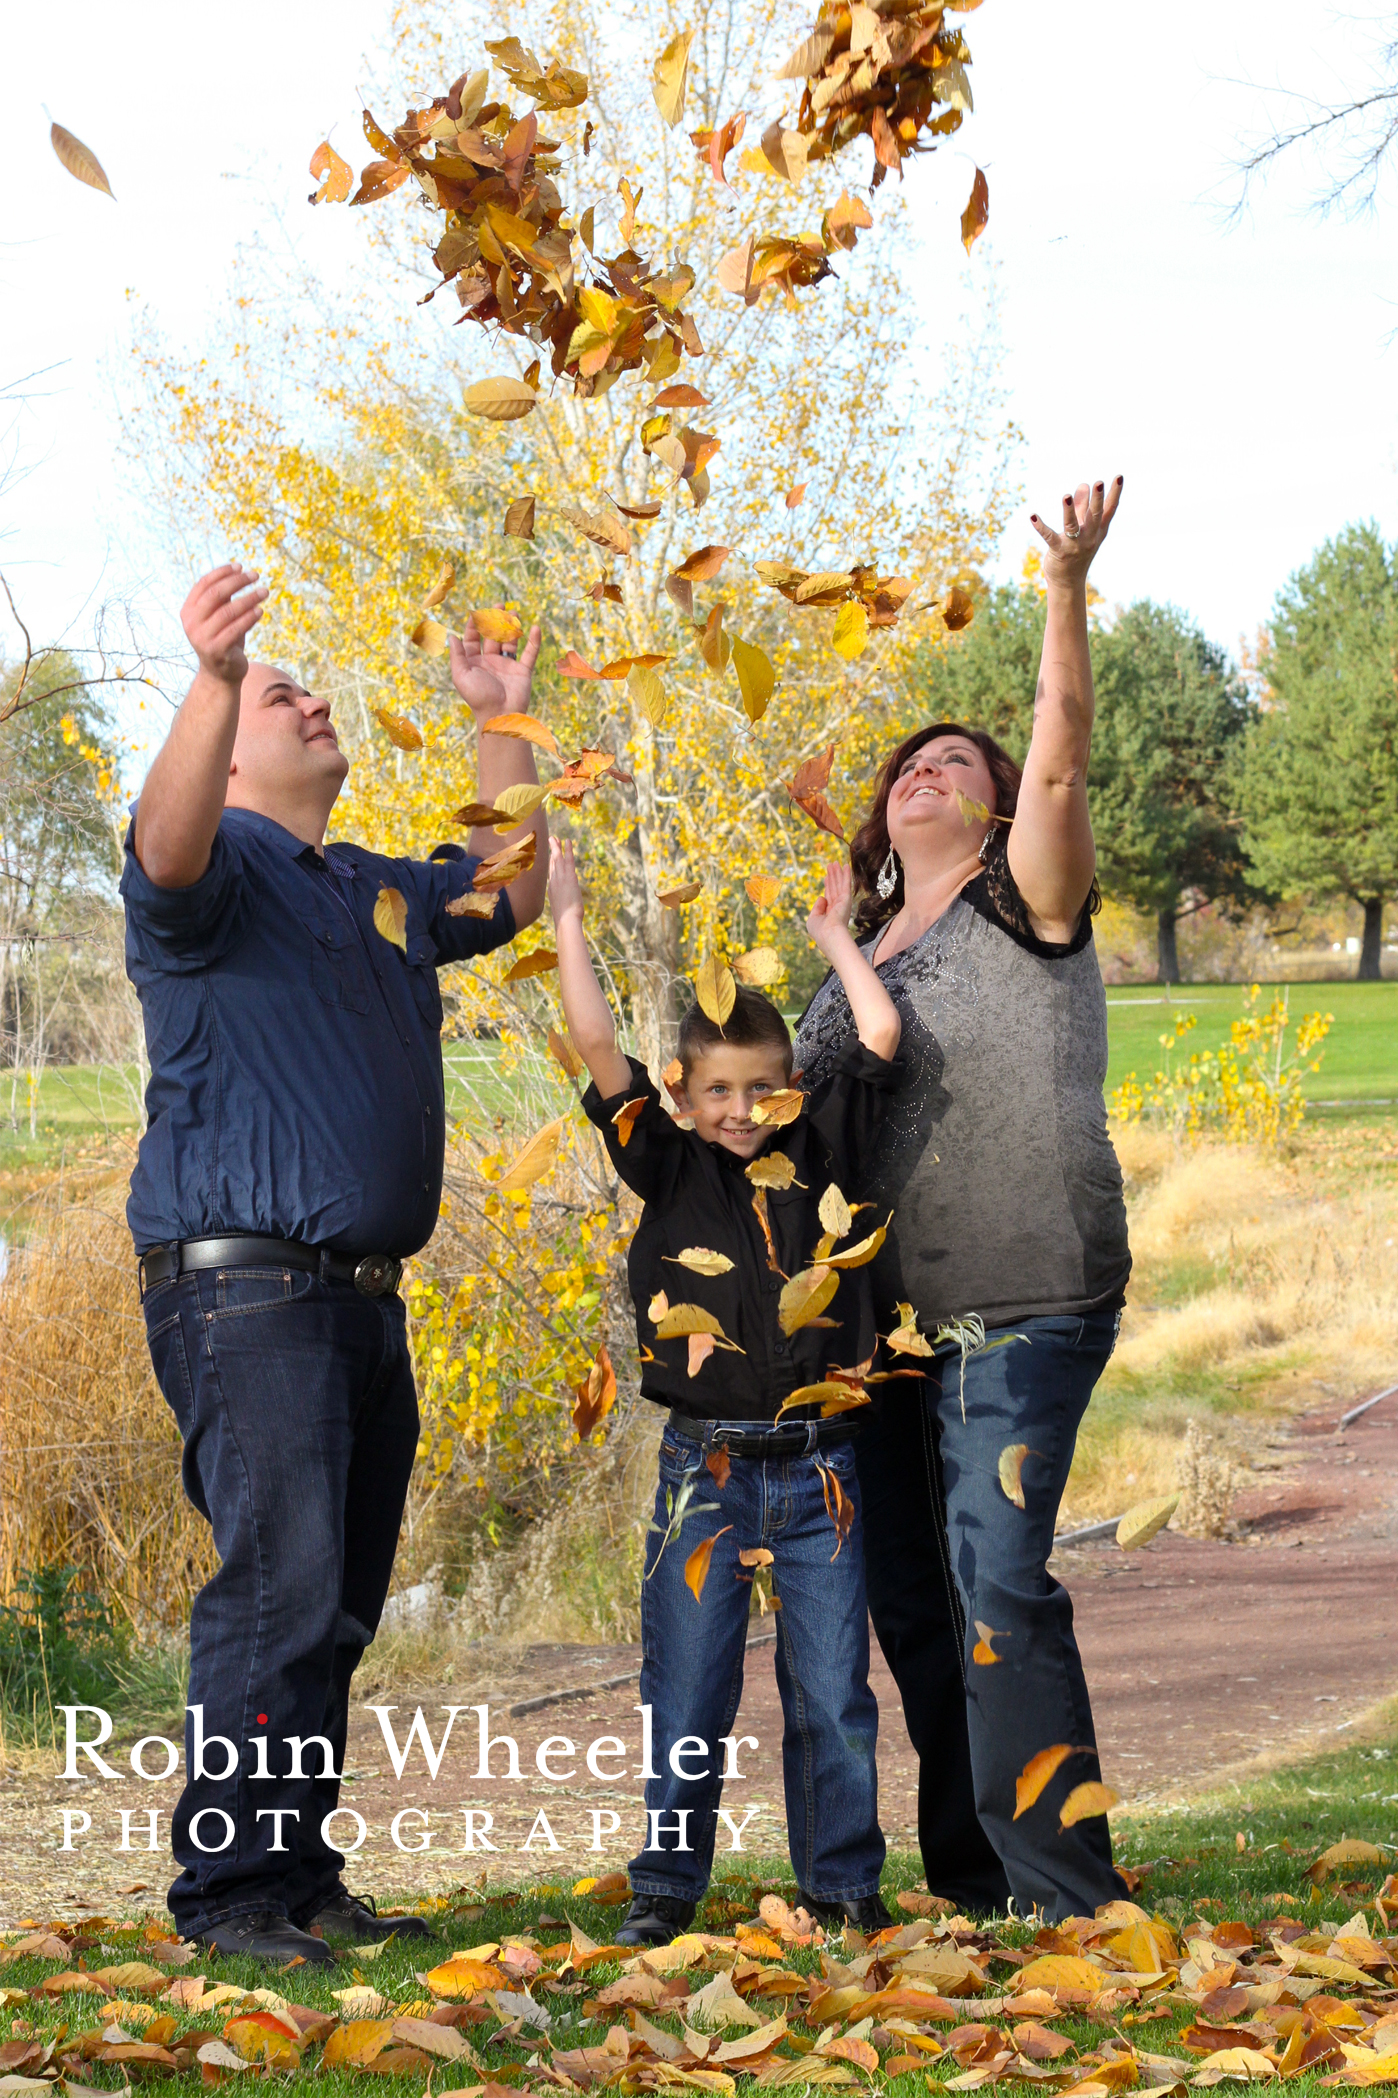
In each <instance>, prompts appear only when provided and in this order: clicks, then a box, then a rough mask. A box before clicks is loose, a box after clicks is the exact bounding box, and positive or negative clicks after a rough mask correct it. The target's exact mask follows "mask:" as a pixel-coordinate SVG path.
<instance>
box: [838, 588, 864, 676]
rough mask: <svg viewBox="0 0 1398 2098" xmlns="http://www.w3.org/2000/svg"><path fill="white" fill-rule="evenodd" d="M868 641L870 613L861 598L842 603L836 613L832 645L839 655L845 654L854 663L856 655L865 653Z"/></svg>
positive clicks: (848, 661)
mask: <svg viewBox="0 0 1398 2098" xmlns="http://www.w3.org/2000/svg"><path fill="white" fill-rule="evenodd" d="M868 643H869V614H868V611H867V610H866V608H865V607H864V605H863V604H862V603H861V602H860V600H859V599H858V598H855V599H854V600H853V601H852V602H851V603H849V604H846V605H841V607H840V609H839V611H838V612H837V613H836V614H835V631H834V633H833V634H832V635H831V638H830V645H831V647H832V648H833V649H834V651H835V653H836V655H837V656H843V657H844V659H845V661H846V662H847V663H852V662H853V661H854V658H855V657H856V656H862V655H863V653H864V651H865V649H866V647H867V646H868Z"/></svg>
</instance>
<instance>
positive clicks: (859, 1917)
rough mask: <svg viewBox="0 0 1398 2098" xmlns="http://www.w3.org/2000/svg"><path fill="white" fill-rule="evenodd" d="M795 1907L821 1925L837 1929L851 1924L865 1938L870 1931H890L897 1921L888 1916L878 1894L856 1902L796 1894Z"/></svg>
mask: <svg viewBox="0 0 1398 2098" xmlns="http://www.w3.org/2000/svg"><path fill="white" fill-rule="evenodd" d="M796 1907H797V1908H799V1909H805V1910H806V1911H807V1912H808V1913H809V1914H810V1915H812V1916H816V1917H818V1918H819V1919H820V1921H821V1922H822V1923H833V1924H835V1925H836V1926H837V1928H838V1927H842V1926H843V1925H844V1924H846V1923H852V1924H853V1925H854V1927H855V1929H856V1930H862V1931H863V1932H864V1933H865V1934H866V1936H867V1935H868V1934H869V1933H870V1932H871V1931H876V1930H890V1929H891V1928H892V1927H893V1925H894V1924H895V1923H896V1922H897V1920H898V1919H897V1917H896V1916H890V1915H889V1913H888V1910H887V1909H886V1908H885V1907H884V1905H883V1897H882V1896H881V1895H879V1894H865V1895H863V1896H861V1898H860V1899H859V1900H858V1901H817V1900H816V1898H815V1896H814V1894H800V1893H798V1894H797V1896H796Z"/></svg>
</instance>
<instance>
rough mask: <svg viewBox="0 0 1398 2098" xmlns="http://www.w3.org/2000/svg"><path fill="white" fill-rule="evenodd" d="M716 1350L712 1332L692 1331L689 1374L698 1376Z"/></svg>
mask: <svg viewBox="0 0 1398 2098" xmlns="http://www.w3.org/2000/svg"><path fill="white" fill-rule="evenodd" d="M713 1351H714V1337H713V1335H712V1333H691V1334H690V1336H689V1374H690V1376H691V1377H697V1376H698V1374H699V1372H700V1370H701V1369H702V1368H703V1366H704V1364H705V1363H706V1362H707V1361H708V1359H709V1357H710V1355H712V1354H713Z"/></svg>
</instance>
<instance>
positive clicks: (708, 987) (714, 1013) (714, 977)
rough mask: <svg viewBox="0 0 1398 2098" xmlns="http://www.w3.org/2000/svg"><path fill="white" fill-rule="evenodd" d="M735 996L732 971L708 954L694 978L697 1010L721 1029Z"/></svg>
mask: <svg viewBox="0 0 1398 2098" xmlns="http://www.w3.org/2000/svg"><path fill="white" fill-rule="evenodd" d="M737 995H738V987H737V985H736V984H735V983H734V981H733V972H732V970H731V969H729V968H727V967H726V965H725V964H724V963H723V962H721V961H720V960H719V958H718V956H717V955H716V954H710V955H709V958H708V960H707V961H705V962H701V963H700V965H699V969H698V972H697V973H696V975H695V978H694V996H695V998H696V1000H697V1001H698V1005H699V1010H700V1011H701V1012H702V1013H704V1014H705V1015H706V1016H707V1018H709V1019H710V1020H712V1021H713V1023H714V1025H715V1026H716V1027H722V1025H723V1023H724V1021H725V1020H726V1019H727V1018H728V1015H729V1014H730V1013H731V1012H732V1010H733V1001H734V999H735V998H736V997H737Z"/></svg>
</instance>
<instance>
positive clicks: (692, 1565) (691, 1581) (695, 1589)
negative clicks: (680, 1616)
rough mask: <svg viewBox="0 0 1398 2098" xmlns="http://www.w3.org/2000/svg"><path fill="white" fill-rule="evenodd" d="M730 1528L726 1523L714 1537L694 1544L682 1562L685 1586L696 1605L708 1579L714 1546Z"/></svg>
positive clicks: (729, 1524) (730, 1524)
mask: <svg viewBox="0 0 1398 2098" xmlns="http://www.w3.org/2000/svg"><path fill="white" fill-rule="evenodd" d="M732 1527H733V1525H732V1523H727V1524H726V1525H725V1526H724V1528H723V1529H721V1530H719V1531H718V1532H717V1534H716V1535H715V1536H713V1537H706V1538H705V1539H704V1541H703V1543H702V1544H696V1545H695V1547H694V1550H693V1551H692V1552H691V1553H690V1555H689V1557H688V1558H687V1559H686V1560H685V1562H684V1580H685V1586H686V1587H687V1588H688V1589H689V1590H690V1592H691V1594H692V1595H693V1597H694V1600H695V1602H696V1603H697V1602H698V1601H699V1598H700V1597H701V1596H702V1595H703V1593H704V1583H705V1581H707V1580H708V1578H709V1561H710V1560H711V1559H712V1558H713V1555H714V1546H715V1545H716V1544H717V1543H718V1540H719V1538H720V1537H726V1536H727V1535H728V1533H729V1531H730V1530H731V1529H732Z"/></svg>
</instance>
